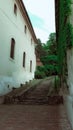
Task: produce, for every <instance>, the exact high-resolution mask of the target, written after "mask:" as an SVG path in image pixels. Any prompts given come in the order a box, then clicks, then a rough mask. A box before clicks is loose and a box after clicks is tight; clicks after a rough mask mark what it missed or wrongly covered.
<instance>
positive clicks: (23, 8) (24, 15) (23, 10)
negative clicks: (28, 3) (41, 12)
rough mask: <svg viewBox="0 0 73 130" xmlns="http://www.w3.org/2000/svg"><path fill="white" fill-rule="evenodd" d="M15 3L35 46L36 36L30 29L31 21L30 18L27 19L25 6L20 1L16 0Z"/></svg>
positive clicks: (31, 28)
mask: <svg viewBox="0 0 73 130" xmlns="http://www.w3.org/2000/svg"><path fill="white" fill-rule="evenodd" d="M16 2H17V4H18V6H19V8H20V11H21V13H22V15H23V17H24V19H25V21H26V23H27V25H28V28H29V30H30V32H31V35H32V37H33V39H34V41H35V43H36V44H37V38H36V35H35V32H34V29H33V27H32V23H31V21H30V18H29V16H28V13H27V10H26V8H25V5H24V3H23V1H22V0H16Z"/></svg>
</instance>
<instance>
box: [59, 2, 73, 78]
mask: <svg viewBox="0 0 73 130" xmlns="http://www.w3.org/2000/svg"><path fill="white" fill-rule="evenodd" d="M70 14H71V0H60V7H59V35H58V41H57V42H58V70H59V75H60V76H61V75H63V73H64V71H63V70H65V62H64V61H65V57H66V49H67V47H71V45H72V39H73V38H72V28H71V25H70V24H69V22H68V17H69V15H70ZM68 37H69V39H68ZM70 38H71V39H70ZM67 40H68V41H69V42H68V41H67Z"/></svg>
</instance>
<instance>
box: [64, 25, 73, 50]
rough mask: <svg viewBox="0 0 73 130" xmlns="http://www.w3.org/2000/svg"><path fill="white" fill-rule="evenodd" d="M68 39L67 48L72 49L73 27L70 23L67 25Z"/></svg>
mask: <svg viewBox="0 0 73 130" xmlns="http://www.w3.org/2000/svg"><path fill="white" fill-rule="evenodd" d="M66 26H67V27H66V33H67V34H66V39H67V41H66V42H67V48H69V49H70V48H72V46H73V27H72V25H71V24H70V23H68V24H67V25H66Z"/></svg>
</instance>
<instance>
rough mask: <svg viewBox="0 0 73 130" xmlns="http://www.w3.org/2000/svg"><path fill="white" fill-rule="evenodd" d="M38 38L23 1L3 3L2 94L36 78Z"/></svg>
mask: <svg viewBox="0 0 73 130" xmlns="http://www.w3.org/2000/svg"><path fill="white" fill-rule="evenodd" d="M36 44H37V39H36V36H35V33H34V30H33V27H32V24H31V21H30V19H29V16H28V14H27V11H26V9H25V6H24V4H23V2H22V0H2V1H1V2H0V95H3V94H6V93H7V92H9V91H11V89H12V87H19V86H20V84H25V82H26V81H29V80H32V79H33V78H34V72H35V69H36V55H35V45H36Z"/></svg>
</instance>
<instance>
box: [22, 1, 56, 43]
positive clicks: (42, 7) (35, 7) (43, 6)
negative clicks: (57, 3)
mask: <svg viewBox="0 0 73 130" xmlns="http://www.w3.org/2000/svg"><path fill="white" fill-rule="evenodd" d="M23 1H24V4H25V6H26V9H27V11H28V13H29V16H30V19H31V21H32V25H33V28H34V30H35V33H36V36H37V37H39V38H40V39H41V40H42V41H43V42H45V41H47V38H48V37H49V34H50V33H51V32H55V11H54V10H55V9H54V0H23ZM34 16H35V17H34ZM33 17H34V19H35V20H33V19H32V18H33ZM37 18H38V22H37V24H35V23H34V22H36V19H37ZM40 22H41V23H40ZM36 25H37V26H36ZM39 32H40V33H39Z"/></svg>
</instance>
